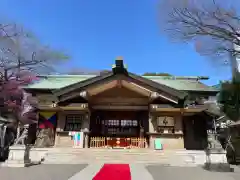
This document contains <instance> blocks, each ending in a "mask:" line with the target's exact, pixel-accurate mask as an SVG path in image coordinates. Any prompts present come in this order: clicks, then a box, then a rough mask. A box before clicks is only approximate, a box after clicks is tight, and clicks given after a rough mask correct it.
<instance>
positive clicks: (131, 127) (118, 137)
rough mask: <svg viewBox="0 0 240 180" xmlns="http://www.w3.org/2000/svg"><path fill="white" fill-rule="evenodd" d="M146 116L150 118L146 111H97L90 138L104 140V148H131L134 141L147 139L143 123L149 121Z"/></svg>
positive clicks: (92, 122) (91, 126)
mask: <svg viewBox="0 0 240 180" xmlns="http://www.w3.org/2000/svg"><path fill="white" fill-rule="evenodd" d="M144 114H145V117H146V118H148V117H147V115H148V113H147V112H146V111H95V112H93V113H92V114H91V123H90V131H91V135H90V136H91V137H101V138H104V139H101V141H105V142H102V144H103V145H102V146H104V145H105V146H108V147H112V148H115V147H120V148H121V147H122V148H125V147H131V146H132V145H133V141H137V139H140V138H145V132H146V130H147V129H146V128H147V127H145V126H144V122H143V121H146V122H147V121H148V119H144ZM90 144H91V143H90ZM135 144H136V143H135Z"/></svg>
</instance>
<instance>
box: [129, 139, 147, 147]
mask: <svg viewBox="0 0 240 180" xmlns="http://www.w3.org/2000/svg"><path fill="white" fill-rule="evenodd" d="M130 148H147V139H146V138H131V145H130Z"/></svg>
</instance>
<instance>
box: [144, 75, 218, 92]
mask: <svg viewBox="0 0 240 180" xmlns="http://www.w3.org/2000/svg"><path fill="white" fill-rule="evenodd" d="M145 78H148V79H151V80H152V81H155V82H157V83H160V84H164V85H166V86H169V87H171V88H174V89H177V90H182V91H218V89H216V88H214V87H212V86H207V85H205V84H203V83H202V82H200V81H198V80H197V77H164V76H145Z"/></svg>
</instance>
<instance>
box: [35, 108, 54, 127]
mask: <svg viewBox="0 0 240 180" xmlns="http://www.w3.org/2000/svg"><path fill="white" fill-rule="evenodd" d="M56 124H57V113H56V112H39V119H38V127H39V128H40V129H46V128H55V127H56Z"/></svg>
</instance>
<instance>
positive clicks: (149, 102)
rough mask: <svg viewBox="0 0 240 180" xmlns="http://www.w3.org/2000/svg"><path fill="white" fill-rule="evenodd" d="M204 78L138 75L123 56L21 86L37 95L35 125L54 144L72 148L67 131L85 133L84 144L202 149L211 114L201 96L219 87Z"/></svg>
mask: <svg viewBox="0 0 240 180" xmlns="http://www.w3.org/2000/svg"><path fill="white" fill-rule="evenodd" d="M206 79H208V78H207V77H177V76H140V75H137V74H134V73H131V72H128V70H127V68H126V66H125V65H124V63H123V60H122V58H118V59H117V60H116V61H115V64H114V65H113V66H112V69H111V70H109V71H107V72H104V73H101V74H100V75H46V76H39V80H38V81H37V82H35V83H33V84H31V85H29V86H27V87H26V88H25V89H26V91H27V92H30V93H32V94H33V95H34V96H36V97H37V98H38V101H39V124H38V127H39V128H40V129H44V128H51V129H52V130H53V133H54V135H53V146H54V147H71V146H72V145H73V142H72V136H70V135H69V132H83V133H84V137H82V138H84V141H83V142H84V148H151V149H154V148H155V146H156V141H159V142H161V144H162V146H163V149H199V150H200V149H204V148H205V147H206V145H207V130H208V128H209V124H211V122H212V117H211V116H210V115H209V114H208V113H206V111H207V107H206V106H205V105H204V103H202V104H201V103H196V102H198V101H199V99H201V100H209V99H210V98H211V97H215V96H216V94H217V93H218V91H219V90H218V89H215V88H214V87H211V86H207V85H205V84H203V83H202V81H204V80H206Z"/></svg>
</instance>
